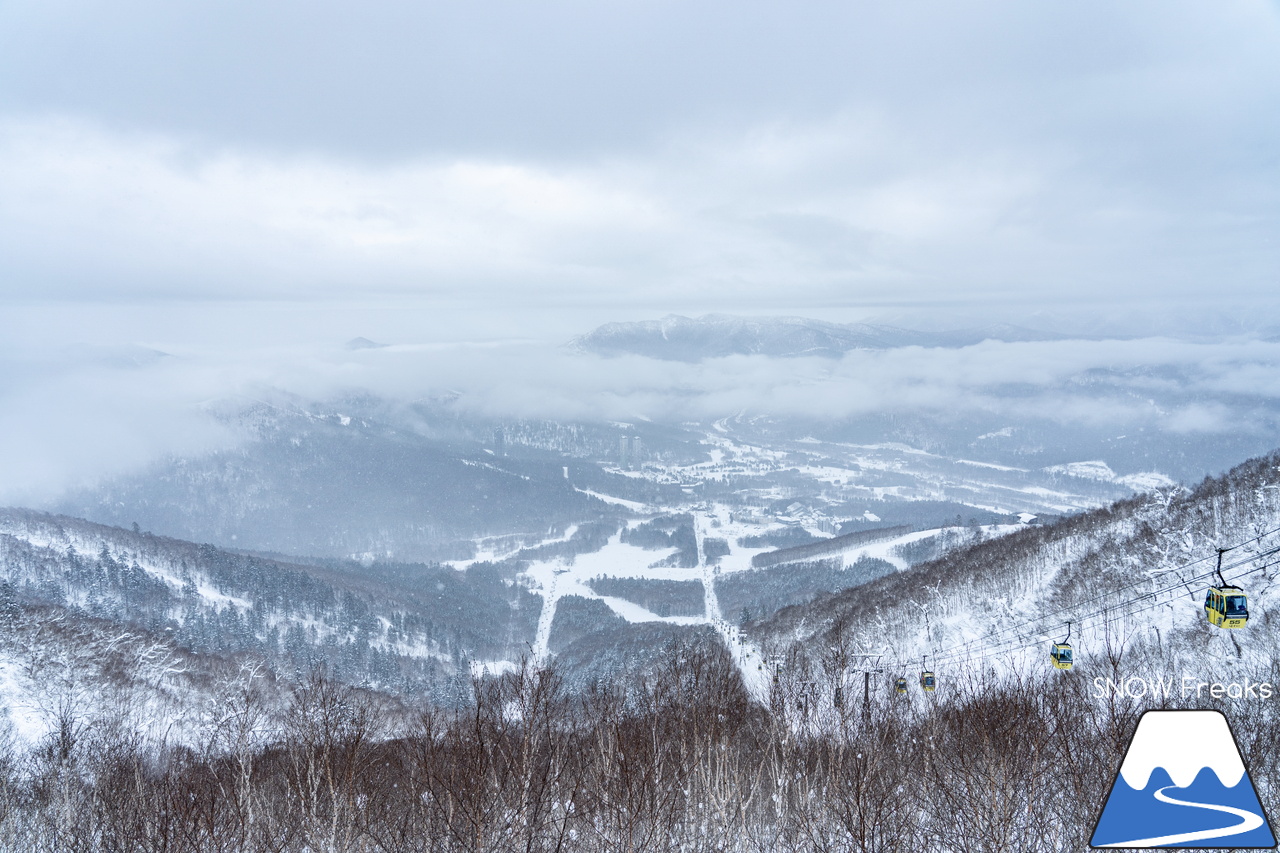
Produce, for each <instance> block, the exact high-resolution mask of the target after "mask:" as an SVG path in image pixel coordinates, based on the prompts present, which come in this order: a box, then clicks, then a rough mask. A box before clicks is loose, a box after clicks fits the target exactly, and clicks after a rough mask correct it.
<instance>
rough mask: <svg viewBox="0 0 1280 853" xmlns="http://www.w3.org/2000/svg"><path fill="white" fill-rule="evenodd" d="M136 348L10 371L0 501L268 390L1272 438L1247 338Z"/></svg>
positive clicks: (1272, 381) (0, 443)
mask: <svg viewBox="0 0 1280 853" xmlns="http://www.w3.org/2000/svg"><path fill="white" fill-rule="evenodd" d="M139 353H144V354H145V351H138V350H130V351H127V352H122V351H110V352H107V351H81V352H78V353H75V354H73V355H65V354H64V358H63V359H62V360H61V361H53V360H45V361H44V362H31V361H28V362H26V363H20V362H16V361H14V362H10V363H9V364H8V365H7V367H8V370H7V375H8V377H9V379H8V382H7V385H6V387H5V390H4V397H3V406H0V468H2V469H3V470H4V471H5V472H6V477H5V481H4V484H3V492H2V493H0V499H2V500H5V501H9V502H23V501H38V500H43V499H47V498H49V497H51V496H52V495H54V494H56V492H57V491H58V490H60V489H62V488H65V487H68V486H73V485H80V484H83V483H86V482H91V481H92V480H94V479H95V478H97V477H100V476H104V475H110V474H118V473H123V472H125V471H129V470H134V469H137V468H139V467H141V466H143V465H144V464H145V463H147V462H148V461H150V460H153V459H155V458H158V457H160V456H162V455H166V454H178V455H183V454H192V453H200V452H203V451H205V450H208V449H212V448H214V447H226V446H230V445H231V444H233V443H234V442H235V441H237V440H240V437H238V436H235V435H234V434H232V433H231V432H230V431H229V430H227V429H226V428H224V427H221V426H219V425H218V424H217V423H216V422H215V420H214V418H213V417H212V415H211V414H209V412H210V411H212V410H214V409H218V408H225V406H224V405H222V404H223V403H224V402H225V401H228V400H230V401H231V402H232V403H233V404H235V403H248V402H250V401H251V400H254V399H278V398H279V397H278V395H279V392H281V391H284V392H288V393H290V394H296V395H299V397H300V398H301V399H303V400H311V401H319V402H324V401H331V400H339V399H342V398H345V397H349V396H351V395H356V394H366V393H371V394H374V395H376V396H378V397H382V398H385V399H387V400H390V401H392V402H402V403H407V402H412V401H420V400H424V399H429V398H442V397H454V398H455V402H454V403H453V404H452V405H454V406H456V407H457V408H458V410H460V411H462V412H464V413H471V414H474V415H477V416H483V417H495V418H539V419H552V420H560V421H564V420H588V421H601V420H617V421H635V420H637V419H651V420H655V421H667V422H685V421H694V420H697V421H704V422H707V421H709V420H711V419H714V418H721V417H726V416H731V415H737V414H747V415H771V416H778V417H785V416H798V417H802V418H811V419H817V420H820V421H835V420H840V419H846V418H854V417H860V416H864V415H874V414H906V415H912V416H923V417H926V418H928V417H938V418H943V419H948V420H950V419H955V418H965V417H969V416H975V415H976V416H981V417H983V418H984V419H992V418H994V419H996V420H999V419H1001V418H1003V419H1005V420H1006V421H1007V422H1008V423H1010V424H1016V423H1026V422H1033V421H1037V420H1043V421H1052V422H1054V423H1057V424H1060V425H1062V426H1066V427H1071V426H1080V427H1085V428H1089V429H1098V428H1114V430H1115V431H1116V433H1117V434H1119V433H1123V432H1125V431H1127V430H1130V429H1137V428H1144V429H1150V430H1153V431H1158V432H1165V433H1181V434H1186V435H1188V436H1193V437H1194V436H1203V438H1204V440H1207V441H1212V440H1214V438H1213V437H1214V436H1215V435H1224V434H1232V435H1240V434H1242V433H1247V434H1257V433H1259V432H1265V431H1267V430H1271V429H1274V423H1275V413H1276V412H1277V410H1280V343H1275V342H1266V341H1256V340H1255V341H1236V342H1225V343H1212V344H1206V343H1199V344H1188V343H1184V342H1179V341H1174V340H1170V339H1143V340H1131V341H1093V342H1086V341H1054V342H1036V343H1001V342H998V341H988V342H985V343H982V344H979V345H975V346H970V347H965V348H962V349H930V348H920V347H906V348H900V349H894V350H886V351H855V352H851V353H848V354H847V355H846V356H845V357H843V358H841V359H822V358H795V359H775V358H767V357H764V356H732V357H727V358H719V359H709V360H706V361H703V362H700V363H696V364H685V363H679V362H668V361H657V360H653V359H648V358H642V357H636V356H623V357H616V358H600V357H596V356H591V355H583V354H578V353H573V352H570V351H567V350H566V349H564V348H563V347H555V346H548V345H545V344H539V343H510V342H506V343H501V342H500V343H494V344H466V343H449V344H416V345H412V344H406V345H393V346H387V347H382V348H374V349H357V350H351V349H347V348H344V347H342V346H324V347H315V346H297V345H294V346H280V347H275V348H234V349H229V350H227V349H215V348H208V347H205V348H200V349H196V348H189V349H188V350H186V351H182V352H179V353H177V354H175V355H171V356H167V357H152V358H150V359H148V358H146V357H140V356H139ZM214 404H217V405H214ZM1260 413H1261V415H1262V416H1263V418H1264V419H1263V420H1258V418H1259V416H1260Z"/></svg>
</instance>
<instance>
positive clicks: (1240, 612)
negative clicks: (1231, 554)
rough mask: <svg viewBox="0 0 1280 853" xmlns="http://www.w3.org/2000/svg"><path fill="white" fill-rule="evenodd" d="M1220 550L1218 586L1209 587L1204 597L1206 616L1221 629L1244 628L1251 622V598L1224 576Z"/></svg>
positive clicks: (1222, 550)
mask: <svg viewBox="0 0 1280 853" xmlns="http://www.w3.org/2000/svg"><path fill="white" fill-rule="evenodd" d="M1224 552H1225V549H1223V548H1219V549H1218V585H1217V586H1211V587H1209V591H1208V593H1206V594H1205V597H1204V615H1205V616H1206V617H1208V619H1209V624H1210V625H1215V626H1217V627H1219V628H1243V627H1244V626H1245V625H1246V624H1247V623H1248V621H1249V596H1248V595H1247V594H1246V593H1245V591H1244V590H1243V589H1241V588H1240V587H1238V586H1232V585H1231V584H1228V583H1227V581H1226V579H1225V578H1224V577H1223V576H1222V555H1223V553H1224Z"/></svg>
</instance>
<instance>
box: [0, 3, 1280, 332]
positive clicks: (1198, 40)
mask: <svg viewBox="0 0 1280 853" xmlns="http://www.w3.org/2000/svg"><path fill="white" fill-rule="evenodd" d="M1278 20H1280V15H1278V14H1277V11H1276V8H1275V7H1274V5H1273V4H1269V3H1263V2H1256V0H1254V2H1248V1H1247V0H1236V2H1226V3H1220V4H1214V6H1213V7H1211V8H1210V7H1205V6H1202V5H1197V4H1193V3H1189V2H1175V3H1156V2H1140V3H1134V4H1126V5H1124V6H1122V7H1121V6H1115V5H1114V4H1105V3H1100V2H1087V3H1076V4H1072V5H1070V6H1065V7H1064V6H1054V5H1051V4H1034V5H1031V4H1026V3H1022V2H1012V0H1000V2H993V3H988V4H982V5H980V6H978V7H964V8H961V7H957V6H955V5H954V4H946V3H937V2H905V3H895V4H891V5H886V4H882V3H870V2H867V3H819V4H816V5H813V6H809V7H806V11H805V12H804V13H803V14H801V13H800V12H798V11H797V10H795V9H794V8H791V7H787V8H785V9H784V8H783V7H779V6H776V4H765V3H754V2H753V3H747V4H745V5H743V4H740V3H735V4H732V5H730V4H725V3H711V4H696V5H695V6H689V5H688V4H683V5H681V4H671V3H657V4H653V3H643V4H642V3H631V2H626V3H615V4H608V5H607V6H600V5H599V4H586V3H581V2H557V3H548V4H538V5H537V6H528V5H527V4H518V3H512V2H499V3H496V4H479V5H478V4H462V3H452V2H450V3H434V4H415V3H398V2H384V3H374V4H366V5H364V6H361V7H360V8H359V10H357V9H356V8H355V7H350V6H348V5H345V4H336V3H317V4H306V6H305V7H303V6H300V5H297V4H292V3H266V4H247V3H231V4H215V5H206V6H191V5H186V6H174V5H173V4H168V3H156V2H150V0H145V1H144V0H133V2H125V3H119V4H104V3H96V2H90V0H80V2H71V3H68V4H37V3H30V2H20V3H11V4H6V5H5V6H4V8H3V9H2V10H0V33H2V34H3V35H2V36H0V77H3V79H5V80H6V85H5V86H4V87H0V235H3V236H0V249H2V250H3V251H2V253H0V256H2V257H4V258H5V260H4V261H3V265H2V266H0V273H3V276H2V280H3V282H4V285H3V291H2V292H0V298H8V299H14V298H21V299H31V298H35V297H37V296H42V297H43V296H49V295H53V296H56V297H57V298H63V299H80V298H85V297H93V298H108V299H135V300H136V299H152V298H157V297H158V298H175V297H177V298H187V297H191V296H193V295H197V296H202V297H213V296H217V297H223V296H226V295H228V294H234V295H238V296H239V297H242V298H257V297H266V298H287V299H311V298H321V299H333V298H345V299H350V300H366V301H367V300H378V299H386V298H390V297H389V295H394V296H396V297H398V296H400V295H404V294H412V295H415V296H421V297H427V298H442V299H458V298H469V299H474V300H477V301H478V300H482V299H503V300H506V301H508V302H509V303H510V304H512V305H517V306H524V305H545V304H549V303H555V304H561V305H583V304H586V305H597V304H602V305H610V306H614V307H615V308H616V309H619V310H621V309H627V310H628V311H630V312H634V311H637V310H639V311H644V312H646V313H652V312H665V311H669V310H694V309H695V308H701V309H711V310H714V309H718V310H736V311H772V312H778V311H783V310H791V311H804V310H806V309H807V310H809V311H813V310H822V309H826V308H828V307H830V306H846V307H856V306H863V305H883V304H891V303H898V302H904V301H905V302H919V301H925V302H929V301H933V302H937V301H976V302H979V303H983V302H991V301H997V300H1001V301H1007V300H1019V301H1023V302H1054V301H1057V302H1061V301H1069V300H1073V299H1086V300H1090V299H1092V300H1102V299H1115V298H1129V299H1141V298H1149V299H1150V298H1156V296H1157V295H1158V296H1159V298H1161V299H1166V298H1179V299H1188V298H1191V299H1208V298H1210V297H1220V296H1222V295H1224V294H1225V295H1230V296H1233V297H1235V298H1237V299H1251V298H1256V297H1259V296H1262V295H1265V294H1268V293H1270V292H1271V291H1272V290H1273V289H1274V284H1275V279H1276V275H1277V273H1278V272H1280V258H1278V257H1277V251H1278V250H1277V248H1276V246H1275V244H1274V241H1272V240H1271V239H1270V235H1271V234H1273V233H1275V231H1276V228H1277V226H1278V225H1280V223H1278V222H1277V212H1278V211H1280V204H1278V199H1277V193H1280V190H1278V189H1277V187H1280V174H1277V164H1276V161H1275V158H1274V157H1273V156H1271V152H1273V151H1274V150H1276V149H1277V147H1278V146H1280V118H1277V115H1276V111H1275V110H1274V109H1272V106H1273V105H1274V104H1275V103H1276V100H1277V95H1280V91H1277V89H1278V88H1280V74H1278V73H1277V71H1280V23H1278Z"/></svg>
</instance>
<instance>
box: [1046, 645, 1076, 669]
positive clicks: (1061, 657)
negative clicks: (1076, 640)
mask: <svg viewBox="0 0 1280 853" xmlns="http://www.w3.org/2000/svg"><path fill="white" fill-rule="evenodd" d="M1049 657H1050V658H1051V659H1052V660H1053V667H1054V669H1071V666H1072V664H1073V663H1074V660H1073V659H1072V652H1071V644H1070V643H1054V644H1053V649H1052V650H1051V651H1050V652H1049Z"/></svg>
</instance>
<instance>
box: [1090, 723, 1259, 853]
mask: <svg viewBox="0 0 1280 853" xmlns="http://www.w3.org/2000/svg"><path fill="white" fill-rule="evenodd" d="M1089 844H1090V846H1092V847H1139V848H1159V847H1208V848H1222V847H1227V848H1237V849H1238V848H1242V847H1243V848H1270V847H1275V846H1276V837H1275V835H1273V834H1272V832H1271V823H1270V822H1269V821H1268V820H1267V815H1266V812H1264V811H1263V809H1262V804H1261V803H1260V802H1259V801H1258V793H1257V791H1255V790H1254V787H1253V780H1251V779H1250V778H1249V773H1248V771H1246V770H1245V766H1244V759H1242V758H1241V757H1240V748H1239V747H1238V746H1237V745H1236V740H1235V736H1234V735H1233V734H1232V733H1231V726H1230V724H1229V723H1227V718H1226V717H1224V716H1223V715H1222V712H1221V711H1147V712H1146V713H1144V714H1143V715H1142V719H1140V720H1138V728H1137V731H1135V732H1134V733H1133V740H1132V741H1131V742H1130V743H1129V751H1128V752H1126V753H1125V755H1124V761H1123V762H1122V763H1121V764H1120V772H1119V773H1117V774H1116V779H1115V781H1114V782H1113V783H1112V784H1111V793H1110V794H1109V795H1108V796H1107V802H1106V805H1104V806H1103V807H1102V814H1101V815H1099V816H1098V825H1097V827H1096V828H1095V829H1094V830H1093V838H1092V839H1091V840H1090V842H1089Z"/></svg>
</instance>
